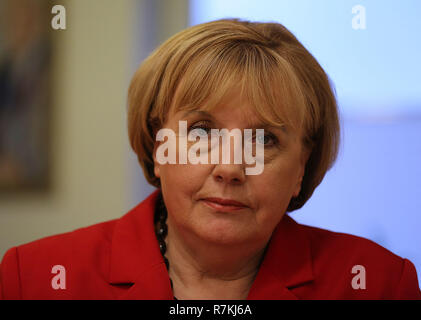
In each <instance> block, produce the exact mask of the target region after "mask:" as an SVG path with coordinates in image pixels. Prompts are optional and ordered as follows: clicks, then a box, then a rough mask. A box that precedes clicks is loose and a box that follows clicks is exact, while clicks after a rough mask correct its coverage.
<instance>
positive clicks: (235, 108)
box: [170, 86, 289, 131]
mask: <svg viewBox="0 0 421 320" xmlns="http://www.w3.org/2000/svg"><path fill="white" fill-rule="evenodd" d="M257 104H258V106H257ZM170 114H171V117H174V116H175V115H177V118H179V119H185V118H190V117H202V118H207V119H210V120H213V121H215V122H226V120H229V119H232V117H234V118H235V120H236V121H237V120H238V121H240V122H242V123H244V124H245V127H246V128H250V129H257V128H262V129H265V128H276V129H282V130H283V131H289V130H288V129H287V124H286V121H283V120H282V119H278V118H279V117H278V116H276V114H275V112H274V110H272V106H270V105H269V104H268V103H267V102H266V101H257V102H253V101H251V99H250V98H249V96H248V95H247V94H244V93H243V92H242V90H241V89H240V88H239V86H235V87H233V88H231V89H229V90H227V91H226V92H225V94H224V95H223V96H220V97H215V96H210V97H208V98H207V99H205V100H204V102H203V103H202V104H201V105H194V104H185V105H179V106H175V105H174V106H173V107H172V108H171V112H170ZM227 115H228V116H227Z"/></svg>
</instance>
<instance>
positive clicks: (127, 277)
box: [108, 190, 173, 300]
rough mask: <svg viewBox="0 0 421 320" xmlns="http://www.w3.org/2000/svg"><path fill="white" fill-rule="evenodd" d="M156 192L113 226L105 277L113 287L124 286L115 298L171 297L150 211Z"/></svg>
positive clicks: (151, 211)
mask: <svg viewBox="0 0 421 320" xmlns="http://www.w3.org/2000/svg"><path fill="white" fill-rule="evenodd" d="M158 192H159V190H156V191H154V192H153V193H152V194H151V195H150V196H149V197H148V198H147V199H145V201H143V202H141V203H140V204H139V205H138V206H136V207H135V208H133V209H132V210H131V211H130V212H129V213H127V214H126V215H124V216H123V217H122V218H121V219H119V221H118V222H117V225H116V227H115V230H114V233H113V237H112V243H111V255H110V270H109V279H108V280H109V283H110V284H111V285H113V286H117V287H118V286H120V287H121V288H126V290H123V293H122V294H119V296H118V297H117V298H118V299H127V300H131V299H142V300H148V299H173V296H172V290H171V285H170V279H169V276H168V272H167V269H166V267H165V263H164V260H163V258H162V255H161V252H160V251H159V246H158V242H157V241H156V238H155V231H154V221H153V213H154V208H155V201H156V198H157V195H158ZM127 287H129V289H127Z"/></svg>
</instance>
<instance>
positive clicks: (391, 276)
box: [300, 224, 421, 299]
mask: <svg viewBox="0 0 421 320" xmlns="http://www.w3.org/2000/svg"><path fill="white" fill-rule="evenodd" d="M300 228H301V229H302V230H303V231H304V233H305V234H306V236H307V238H308V240H309V243H310V247H311V255H312V260H313V272H314V273H315V275H316V277H318V278H319V282H320V281H325V283H326V284H328V283H329V284H330V286H332V282H333V281H335V280H336V281H338V282H339V281H344V282H346V283H345V288H348V289H349V295H348V297H350V298H351V297H359V298H375V299H379V298H384V299H392V298H403V299H407V298H418V299H420V298H421V293H420V290H419V286H418V279H417V273H416V270H415V267H414V265H413V264H412V262H411V261H409V260H408V259H405V258H402V257H400V256H398V255H396V254H394V253H393V252H391V251H390V250H388V249H386V248H384V247H383V246H381V245H379V244H377V243H375V242H374V241H372V240H369V239H366V238H363V237H359V236H355V235H351V234H347V233H341V232H333V231H330V230H326V229H321V228H316V227H311V226H306V225H302V224H300ZM355 295H356V296H355Z"/></svg>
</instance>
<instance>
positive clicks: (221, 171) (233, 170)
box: [212, 164, 246, 184]
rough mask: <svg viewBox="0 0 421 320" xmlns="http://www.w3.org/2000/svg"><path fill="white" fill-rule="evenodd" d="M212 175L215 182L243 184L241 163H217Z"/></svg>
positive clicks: (244, 178)
mask: <svg viewBox="0 0 421 320" xmlns="http://www.w3.org/2000/svg"><path fill="white" fill-rule="evenodd" d="M212 175H213V177H214V179H215V180H216V181H217V182H223V183H226V184H243V183H244V182H245V180H246V176H245V172H244V166H243V165H242V164H217V165H216V166H215V168H214V169H213V172H212Z"/></svg>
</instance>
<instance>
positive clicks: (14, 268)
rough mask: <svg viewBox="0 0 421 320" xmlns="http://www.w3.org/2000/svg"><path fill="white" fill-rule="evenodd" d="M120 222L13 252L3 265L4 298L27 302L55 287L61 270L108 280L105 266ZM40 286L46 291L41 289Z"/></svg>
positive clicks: (0, 281)
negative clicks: (33, 294) (34, 294)
mask: <svg viewBox="0 0 421 320" xmlns="http://www.w3.org/2000/svg"><path fill="white" fill-rule="evenodd" d="M118 220H119V219H115V220H110V221H106V222H102V223H98V224H95V225H91V226H88V227H83V228H79V229H76V230H74V231H71V232H66V233H62V234H57V235H53V236H48V237H45V238H42V239H38V240H35V241H32V242H29V243H26V244H23V245H20V246H16V247H13V248H11V249H9V250H8V251H7V252H6V253H5V255H4V257H3V259H2V261H1V265H0V298H6V299H21V298H25V296H31V292H29V291H28V290H36V291H43V292H45V291H46V288H44V287H48V286H50V285H51V284H50V280H51V277H52V273H54V270H57V267H59V268H64V270H72V273H73V274H79V275H82V274H84V277H90V276H92V277H95V276H96V277H103V276H105V275H106V272H107V270H105V269H106V268H105V266H106V264H104V263H103V262H104V261H105V260H106V259H107V258H108V257H109V251H110V244H111V239H112V234H113V230H114V227H115V225H116V223H117V221H118ZM82 278H83V276H82ZM35 279H36V282H37V284H36V285H35ZM23 284H25V286H24V287H22V286H23ZM27 284H32V285H30V286H27ZM39 285H40V286H42V287H43V288H38V286H39ZM40 289H41V290H40Z"/></svg>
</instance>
